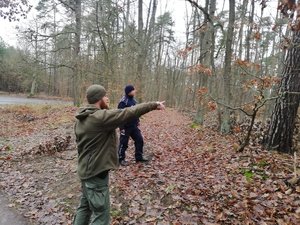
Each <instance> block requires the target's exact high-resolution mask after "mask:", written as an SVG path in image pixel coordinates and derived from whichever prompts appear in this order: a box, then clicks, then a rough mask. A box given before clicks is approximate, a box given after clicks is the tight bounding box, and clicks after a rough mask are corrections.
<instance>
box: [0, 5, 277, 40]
mask: <svg viewBox="0 0 300 225" xmlns="http://www.w3.org/2000/svg"><path fill="white" fill-rule="evenodd" d="M0 1H1V0H0ZM38 1H39V0H29V2H30V3H31V4H32V5H33V9H32V10H31V12H30V13H29V15H28V19H27V20H24V19H21V21H20V22H9V21H8V20H4V19H2V18H0V37H2V39H3V40H4V41H5V43H7V44H9V45H12V46H16V45H17V37H16V31H15V29H14V28H15V26H17V25H22V24H23V25H25V24H26V23H28V20H29V19H32V18H33V16H34V7H35V6H36V5H37V3H38ZM148 1H149V0H148ZM203 2H204V0H203ZM226 2H227V1H226ZM270 2H273V4H271V6H270V3H268V4H269V5H268V7H267V8H266V10H265V13H264V15H265V16H267V15H268V14H270V13H272V12H273V13H274V14H275V13H276V5H277V4H274V3H277V0H271V1H270ZM159 3H160V5H159V7H158V12H157V14H161V13H164V12H165V11H170V12H171V13H172V17H173V19H174V20H175V27H174V31H175V37H177V38H180V39H181V40H183V39H184V33H185V23H186V21H185V20H186V6H188V9H190V8H191V6H190V3H187V2H186V1H185V0H159ZM200 4H201V1H200ZM166 7H167V9H166ZM226 10H227V9H226ZM273 13H272V14H273Z"/></svg>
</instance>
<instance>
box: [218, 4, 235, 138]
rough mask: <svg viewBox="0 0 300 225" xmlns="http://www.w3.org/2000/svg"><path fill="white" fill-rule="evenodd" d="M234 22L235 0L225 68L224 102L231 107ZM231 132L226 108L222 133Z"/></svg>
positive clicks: (229, 26) (230, 11)
mask: <svg viewBox="0 0 300 225" xmlns="http://www.w3.org/2000/svg"><path fill="white" fill-rule="evenodd" d="M234 21H235V0H231V1H229V23H228V32H227V39H226V50H225V66H224V75H223V79H224V102H225V103H226V104H227V105H230V100H231V98H232V95H231V56H232V41H233V34H234ZM229 131H230V110H229V109H228V108H224V110H223V116H222V124H221V132H222V133H229Z"/></svg>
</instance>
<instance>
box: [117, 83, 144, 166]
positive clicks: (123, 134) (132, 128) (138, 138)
mask: <svg viewBox="0 0 300 225" xmlns="http://www.w3.org/2000/svg"><path fill="white" fill-rule="evenodd" d="M135 94H136V90H135V89H134V87H133V86H132V85H127V86H126V87H125V95H124V96H123V97H122V99H121V100H120V102H119V105H118V108H119V109H124V108H126V107H131V106H134V105H136V103H137V102H136V100H135V98H134V96H135ZM139 122H140V120H139V118H134V119H133V120H131V121H130V122H128V123H126V124H125V125H123V126H122V127H120V145H119V161H120V164H121V165H122V166H127V165H128V162H127V161H126V160H125V152H126V150H127V148H128V141H129V138H130V137H131V138H132V139H133V141H134V146H135V160H136V162H147V161H148V159H146V158H144V156H143V146H144V140H143V136H142V134H141V130H140V129H139Z"/></svg>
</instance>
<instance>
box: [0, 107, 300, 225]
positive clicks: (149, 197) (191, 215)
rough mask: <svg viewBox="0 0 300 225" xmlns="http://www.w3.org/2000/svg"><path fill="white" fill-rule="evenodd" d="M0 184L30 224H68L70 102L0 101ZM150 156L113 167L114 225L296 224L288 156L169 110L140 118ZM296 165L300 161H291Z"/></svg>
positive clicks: (74, 195) (72, 157)
mask: <svg viewBox="0 0 300 225" xmlns="http://www.w3.org/2000/svg"><path fill="white" fill-rule="evenodd" d="M0 111H1V115H5V116H2V117H1V119H0V120H1V121H0V122H1V125H0V128H1V130H0V131H1V139H0V189H1V190H3V191H4V192H5V193H7V195H8V196H9V198H10V200H11V203H10V207H16V208H17V209H18V210H19V211H20V212H21V213H22V214H23V215H24V216H26V217H27V218H29V219H30V220H31V222H32V223H33V224H71V223H72V217H73V214H74V212H75V209H76V206H77V204H78V202H79V197H80V182H79V180H78V178H77V175H76V147H75V141H74V134H73V123H74V114H75V111H76V108H74V107H61V106H60V107H57V108H55V107H50V106H47V108H42V107H40V108H36V106H34V107H22V108H20V109H17V108H13V107H10V108H0ZM141 130H142V133H143V136H144V141H145V149H144V151H145V154H146V155H147V156H148V157H149V158H151V161H150V162H149V163H147V164H140V163H139V164H136V163H135V162H134V149H133V142H132V141H130V144H129V146H130V147H129V149H128V150H127V159H128V160H129V162H130V165H129V166H126V167H120V169H118V170H117V171H113V172H111V178H110V191H111V215H112V222H111V224H149V225H150V224H151V225H152V224H157V225H163V224H174V225H175V224H177V225H179V224H242V223H245V224H280V225H285V224H300V197H299V196H300V195H299V192H300V188H299V182H294V183H289V182H288V181H289V179H291V178H293V176H294V171H293V167H294V164H293V163H294V162H293V157H292V156H290V155H283V154H278V153H275V152H269V151H265V150H262V149H261V148H260V147H258V146H255V148H254V147H251V146H250V147H249V148H247V150H246V151H245V152H243V153H237V152H236V151H235V150H234V149H235V147H234V146H235V144H236V141H237V140H236V137H234V136H233V135H220V134H219V133H218V132H216V131H214V130H213V129H212V128H211V127H210V126H193V125H192V121H191V119H190V118H189V117H187V116H185V115H182V114H181V113H179V112H178V111H176V110H173V109H167V110H166V111H164V112H161V111H155V112H151V113H149V114H147V115H145V116H143V117H142V118H141ZM297 166H298V167H299V165H297Z"/></svg>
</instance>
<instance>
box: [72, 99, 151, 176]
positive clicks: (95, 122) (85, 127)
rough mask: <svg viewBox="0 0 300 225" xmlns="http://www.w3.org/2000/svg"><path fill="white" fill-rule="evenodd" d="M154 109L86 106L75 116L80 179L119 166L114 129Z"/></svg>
mask: <svg viewBox="0 0 300 225" xmlns="http://www.w3.org/2000/svg"><path fill="white" fill-rule="evenodd" d="M156 108H157V103H155V102H150V103H142V104H138V105H136V106H133V107H129V108H125V109H112V110H109V109H98V108H96V107H95V106H94V105H88V106H87V107H86V108H82V109H80V111H79V113H78V114H77V115H76V119H77V120H76V122H75V135H76V142H77V150H78V168H77V172H78V175H79V177H80V179H81V180H85V179H88V178H91V177H94V176H97V175H98V174H99V173H101V172H104V171H107V170H111V169H116V168H117V167H118V164H119V161H118V151H117V144H118V143H117V135H116V128H117V127H119V126H121V125H123V124H124V123H126V122H128V121H130V120H132V119H133V118H135V117H139V116H141V115H143V114H145V113H147V112H150V111H151V110H154V109H156Z"/></svg>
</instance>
